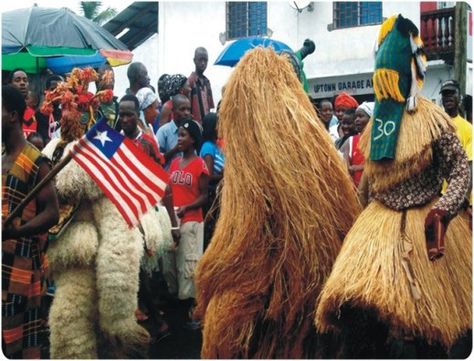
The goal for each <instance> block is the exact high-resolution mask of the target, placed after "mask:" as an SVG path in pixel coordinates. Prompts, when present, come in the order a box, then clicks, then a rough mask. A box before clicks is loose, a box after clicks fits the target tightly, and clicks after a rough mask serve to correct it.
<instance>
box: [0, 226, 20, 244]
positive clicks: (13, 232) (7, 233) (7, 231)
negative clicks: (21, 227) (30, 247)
mask: <svg viewBox="0 0 474 361" xmlns="http://www.w3.org/2000/svg"><path fill="white" fill-rule="evenodd" d="M2 223H3V222H2ZM14 238H18V228H17V227H16V226H15V225H14V224H13V223H10V224H9V225H8V226H7V227H4V226H3V224H2V241H6V240H7V239H14Z"/></svg>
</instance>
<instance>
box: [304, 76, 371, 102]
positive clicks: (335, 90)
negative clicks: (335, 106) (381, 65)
mask: <svg viewBox="0 0 474 361" xmlns="http://www.w3.org/2000/svg"><path fill="white" fill-rule="evenodd" d="M372 75H373V73H365V74H352V75H345V76H335V77H327V78H314V79H309V80H308V84H309V91H310V96H311V97H312V98H316V99H321V98H332V97H333V96H334V95H336V94H339V93H340V92H342V91H345V92H346V93H348V94H350V95H365V94H374V88H373V85H372Z"/></svg>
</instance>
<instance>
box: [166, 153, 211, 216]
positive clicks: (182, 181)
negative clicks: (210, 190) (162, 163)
mask: <svg viewBox="0 0 474 361" xmlns="http://www.w3.org/2000/svg"><path fill="white" fill-rule="evenodd" d="M181 159H182V157H177V158H175V159H173V161H172V162H171V165H170V169H169V173H170V185H171V190H172V191H173V202H174V206H175V207H181V206H186V205H188V204H191V203H193V202H194V201H195V200H196V199H197V198H198V197H199V196H200V195H201V193H200V191H199V178H200V177H201V174H207V175H209V171H208V170H207V167H206V163H205V162H204V160H203V159H202V158H201V157H196V158H194V159H193V160H192V161H191V162H189V164H187V165H186V167H184V168H183V169H181V168H180V167H179V163H180V162H181ZM202 221H203V216H202V209H201V208H198V209H192V210H189V211H187V212H186V213H185V214H184V217H183V218H181V223H186V222H202Z"/></svg>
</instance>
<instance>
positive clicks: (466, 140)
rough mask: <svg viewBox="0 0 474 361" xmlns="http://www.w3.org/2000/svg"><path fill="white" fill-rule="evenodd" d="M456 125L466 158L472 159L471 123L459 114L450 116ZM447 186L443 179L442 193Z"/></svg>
mask: <svg viewBox="0 0 474 361" xmlns="http://www.w3.org/2000/svg"><path fill="white" fill-rule="evenodd" d="M451 120H452V121H453V122H454V125H455V126H456V135H457V136H458V138H459V140H460V141H461V145H462V147H463V148H464V151H465V152H466V154H467V159H469V161H472V124H471V123H469V122H468V121H467V120H466V119H464V118H463V117H461V116H460V115H459V114H458V115H457V116H456V117H455V118H451ZM447 188H448V183H446V180H444V181H443V189H442V191H441V193H442V194H444V193H445V192H446V189H447ZM468 199H469V204H470V205H472V196H471V192H469V194H468Z"/></svg>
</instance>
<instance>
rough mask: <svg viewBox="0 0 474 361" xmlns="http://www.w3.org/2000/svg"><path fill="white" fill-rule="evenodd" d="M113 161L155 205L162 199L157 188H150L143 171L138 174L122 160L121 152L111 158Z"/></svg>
mask: <svg viewBox="0 0 474 361" xmlns="http://www.w3.org/2000/svg"><path fill="white" fill-rule="evenodd" d="M111 163H112V164H113V165H114V166H115V167H116V168H117V169H118V170H119V171H120V172H122V173H123V174H125V175H126V176H127V178H128V179H130V180H131V181H132V182H133V184H134V185H135V187H136V188H137V189H138V190H140V192H141V193H142V194H143V195H144V196H146V197H147V199H148V201H149V202H150V204H152V205H155V204H156V203H158V201H159V200H160V198H159V197H156V194H155V193H156V190H154V189H150V188H149V187H148V186H147V184H146V183H145V181H143V180H142V178H145V180H146V179H147V178H146V177H142V173H140V174H136V173H134V172H133V171H132V170H131V169H129V168H128V167H127V166H126V165H125V164H124V162H123V161H122V160H121V157H120V154H118V153H116V155H115V156H114V157H113V159H111Z"/></svg>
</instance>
